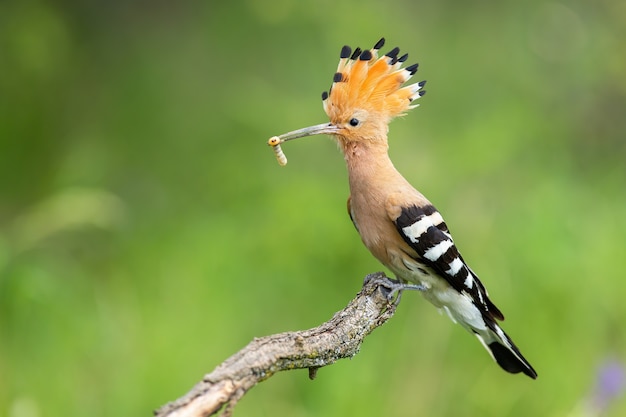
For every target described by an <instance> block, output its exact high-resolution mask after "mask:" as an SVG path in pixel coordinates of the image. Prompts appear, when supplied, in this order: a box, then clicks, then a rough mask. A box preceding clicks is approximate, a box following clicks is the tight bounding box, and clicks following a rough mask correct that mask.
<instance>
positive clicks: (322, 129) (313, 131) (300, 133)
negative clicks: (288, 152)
mask: <svg viewBox="0 0 626 417" xmlns="http://www.w3.org/2000/svg"><path fill="white" fill-rule="evenodd" d="M338 132H339V128H338V127H337V126H335V125H333V124H331V123H322V124H319V125H315V126H309V127H305V128H302V129H298V130H294V131H293V132H287V133H283V134H282V135H279V136H277V137H278V138H279V139H280V143H283V142H286V141H288V140H293V139H298V138H303V137H305V136H313V135H336V134H337V133H338Z"/></svg>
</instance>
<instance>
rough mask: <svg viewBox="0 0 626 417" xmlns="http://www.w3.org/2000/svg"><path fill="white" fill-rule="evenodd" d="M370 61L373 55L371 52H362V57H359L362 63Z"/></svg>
mask: <svg viewBox="0 0 626 417" xmlns="http://www.w3.org/2000/svg"><path fill="white" fill-rule="evenodd" d="M370 59H372V53H371V52H370V51H363V52H361V55H360V56H359V60H360V61H369V60H370Z"/></svg>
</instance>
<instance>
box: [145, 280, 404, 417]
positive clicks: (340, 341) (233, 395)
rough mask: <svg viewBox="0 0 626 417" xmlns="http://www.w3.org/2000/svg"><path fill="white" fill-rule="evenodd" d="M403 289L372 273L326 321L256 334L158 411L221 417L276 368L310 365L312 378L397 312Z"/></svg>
mask: <svg viewBox="0 0 626 417" xmlns="http://www.w3.org/2000/svg"><path fill="white" fill-rule="evenodd" d="M399 289H401V286H400V284H398V283H397V282H396V281H393V280H391V279H389V278H387V277H386V276H385V274H383V273H382V272H377V273H375V274H370V275H368V276H367V277H365V280H364V282H363V288H361V291H359V293H358V294H357V296H356V298H354V299H353V300H352V301H350V303H349V304H348V305H347V306H346V308H344V309H343V310H341V311H339V312H337V313H335V315H334V316H333V317H332V318H331V319H330V320H329V321H327V322H326V323H323V324H321V325H320V326H318V327H314V328H312V329H309V330H302V331H297V332H286V333H279V334H275V335H271V336H266V337H261V338H255V339H254V340H252V342H250V343H249V344H248V345H247V346H246V347H245V348H243V349H242V350H240V351H239V352H237V353H235V354H234V355H233V356H231V357H230V358H228V359H226V361H224V362H223V363H222V364H221V365H219V366H218V367H217V368H215V369H214V370H213V372H211V373H210V374H207V375H205V376H204V378H203V379H202V381H200V382H198V383H197V384H196V385H195V386H194V387H193V388H192V389H191V391H189V392H188V393H187V394H185V395H184V396H183V397H181V398H179V399H177V400H175V401H173V402H171V403H168V404H166V405H164V406H162V407H161V408H160V409H158V410H157V411H156V412H155V415H156V416H157V417H183V416H184V417H201V416H202V417H205V416H211V415H214V414H216V413H218V412H219V411H220V409H222V407H223V408H224V410H223V412H222V417H229V416H230V415H231V414H232V412H233V408H234V407H235V405H236V404H237V402H238V401H239V400H240V399H241V397H243V396H244V395H245V394H246V392H248V390H250V388H252V387H254V386H255V385H256V384H257V383H259V382H261V381H264V380H266V379H268V378H269V377H271V376H272V375H274V374H275V373H276V372H279V371H286V370H291V369H303V368H309V378H311V379H313V378H315V375H316V372H317V369H319V368H321V367H322V366H326V365H331V364H333V363H335V362H336V361H337V360H339V359H343V358H351V357H353V356H354V355H356V354H357V353H358V352H359V348H360V346H361V343H363V340H364V339H365V337H366V336H367V335H368V334H370V333H371V332H372V331H373V330H374V329H375V328H376V327H378V326H381V325H382V324H384V323H385V322H386V321H387V320H389V319H390V318H391V317H392V316H393V314H394V312H395V308H396V305H397V300H396V301H395V302H391V300H392V299H393V294H394V293H396V292H397V291H398V290H399Z"/></svg>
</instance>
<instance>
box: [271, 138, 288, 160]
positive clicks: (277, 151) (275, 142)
mask: <svg viewBox="0 0 626 417" xmlns="http://www.w3.org/2000/svg"><path fill="white" fill-rule="evenodd" d="M280 142H281V140H280V138H279V137H278V136H272V137H271V138H270V139H269V140H268V141H267V144H268V145H270V146H271V147H272V150H273V151H274V155H276V160H277V161H278V164H279V165H280V166H281V167H284V166H285V165H287V157H286V156H285V153H284V152H283V150H282V148H281V147H280Z"/></svg>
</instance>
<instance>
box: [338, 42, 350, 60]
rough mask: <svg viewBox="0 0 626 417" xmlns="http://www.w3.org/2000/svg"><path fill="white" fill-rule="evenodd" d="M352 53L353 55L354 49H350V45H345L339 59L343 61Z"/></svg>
mask: <svg viewBox="0 0 626 417" xmlns="http://www.w3.org/2000/svg"><path fill="white" fill-rule="evenodd" d="M351 53H352V48H350V47H349V46H348V45H345V46H344V47H343V48H341V54H340V55H339V57H340V58H341V59H345V58H348V57H349V56H350V54H351Z"/></svg>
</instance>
